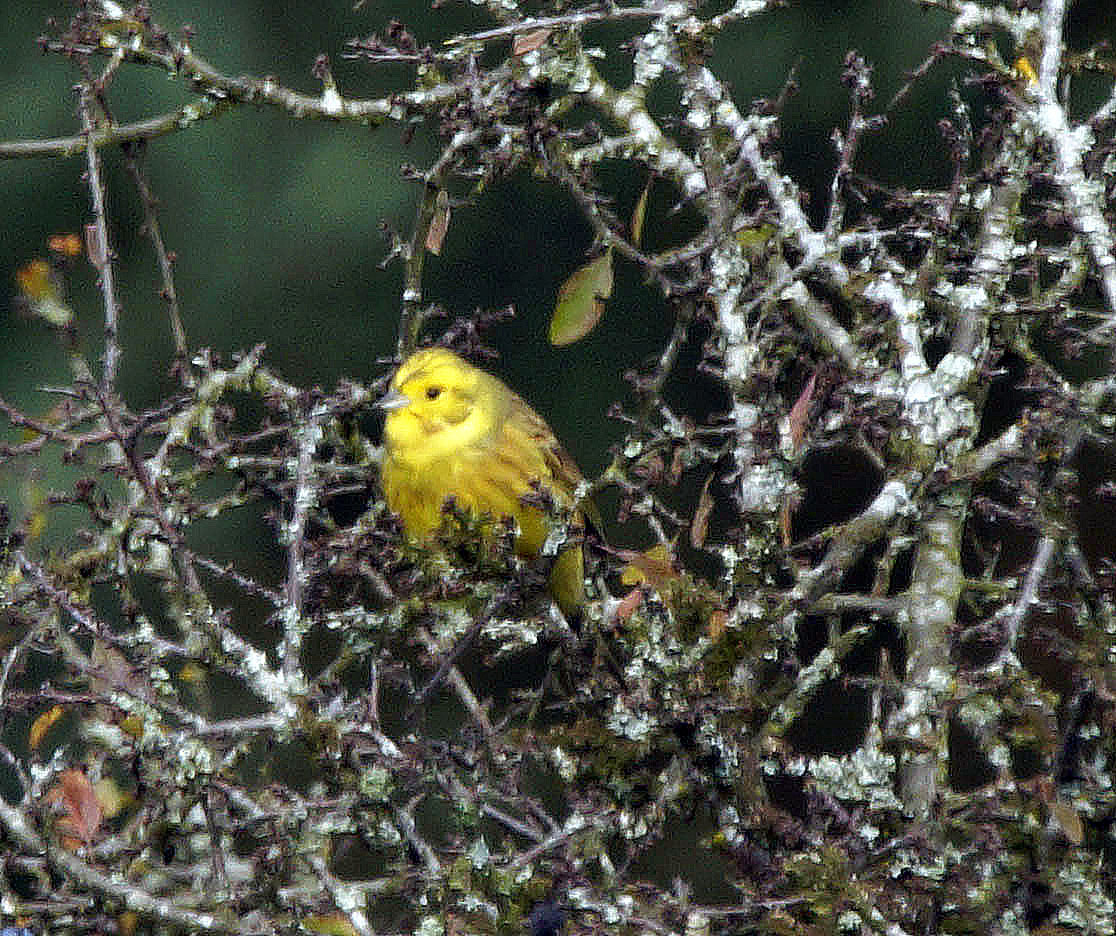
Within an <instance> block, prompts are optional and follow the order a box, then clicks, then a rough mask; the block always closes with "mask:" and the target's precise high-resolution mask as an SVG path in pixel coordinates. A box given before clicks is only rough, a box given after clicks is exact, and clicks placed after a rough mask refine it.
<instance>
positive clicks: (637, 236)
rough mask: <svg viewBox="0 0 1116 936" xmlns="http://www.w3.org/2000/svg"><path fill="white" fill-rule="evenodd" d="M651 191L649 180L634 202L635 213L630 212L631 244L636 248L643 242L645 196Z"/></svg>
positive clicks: (645, 208)
mask: <svg viewBox="0 0 1116 936" xmlns="http://www.w3.org/2000/svg"><path fill="white" fill-rule="evenodd" d="M650 191H651V180H650V179H648V180H647V184H646V185H645V186H644V187H643V192H642V194H641V195H640V196H639V201H637V202H636V206H635V211H633V212H632V243H633V244H634V245H635V246H636V247H638V246H639V242H640V241H641V240H643V218H644V216H645V215H646V214H647V195H648V193H649V192H650Z"/></svg>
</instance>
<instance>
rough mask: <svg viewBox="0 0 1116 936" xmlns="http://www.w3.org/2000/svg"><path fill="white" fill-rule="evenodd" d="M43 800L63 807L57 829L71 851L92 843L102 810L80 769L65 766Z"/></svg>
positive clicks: (99, 823)
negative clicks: (65, 768)
mask: <svg viewBox="0 0 1116 936" xmlns="http://www.w3.org/2000/svg"><path fill="white" fill-rule="evenodd" d="M45 799H46V801H47V802H48V803H57V804H58V805H59V806H60V807H61V809H62V818H61V819H59V820H58V831H59V832H60V833H61V834H62V844H63V845H64V846H65V847H66V848H69V849H70V850H71V851H75V850H77V849H78V848H79V847H80V846H82V845H89V844H90V843H92V841H93V839H94V837H95V836H96V834H97V830H98V829H99V828H100V825H101V819H102V818H103V813H102V812H101V804H100V803H99V802H97V793H96V791H95V790H94V789H93V784H91V783H90V782H89V778H88V777H87V776H86V775H85V772H84V771H82V770H74V769H70V770H64V771H62V773H61V774H60V775H59V777H58V783H56V784H55V785H54V786H53V787H51V788H50V790H48V791H47V794H46V797H45Z"/></svg>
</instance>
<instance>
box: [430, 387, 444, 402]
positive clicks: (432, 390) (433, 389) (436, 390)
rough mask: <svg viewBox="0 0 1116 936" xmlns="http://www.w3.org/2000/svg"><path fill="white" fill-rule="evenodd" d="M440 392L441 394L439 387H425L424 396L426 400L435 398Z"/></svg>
mask: <svg viewBox="0 0 1116 936" xmlns="http://www.w3.org/2000/svg"><path fill="white" fill-rule="evenodd" d="M441 394H442V388H441V387H427V388H426V398H427V399H428V400H436V399H438V397H439V396H441Z"/></svg>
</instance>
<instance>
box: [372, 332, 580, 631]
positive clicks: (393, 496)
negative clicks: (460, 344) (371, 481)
mask: <svg viewBox="0 0 1116 936" xmlns="http://www.w3.org/2000/svg"><path fill="white" fill-rule="evenodd" d="M380 406H381V407H382V408H383V409H384V410H385V411H386V412H387V418H386V420H385V422H384V461H383V469H382V474H381V481H382V483H383V488H384V495H385V497H386V498H387V504H388V507H390V508H391V509H392V510H393V511H395V512H396V513H397V514H399V517H400V519H402V521H403V527H404V529H405V530H406V532H407V533H408V535H410V536H412V537H414V538H415V539H417V540H426V539H429V538H430V537H431V535H432V534H433V533H434V532H435V531H436V530H437V529H438V526H439V525H440V524H441V521H442V507H443V505H444V504H445V502H446V499H447V498H449V497H452V498H453V500H454V502H455V503H456V504H457V506H458V507H460V508H462V509H463V510H466V511H469V512H470V513H472V514H473V515H475V516H478V517H479V516H483V515H490V516H491V517H493V518H502V517H511V518H512V519H513V520H514V521H515V523H516V525H517V527H518V533H517V535H516V540H515V547H516V552H517V553H518V554H519V555H520V556H523V557H526V558H533V557H535V556H538V555H539V552H540V551H541V549H542V547H543V543H544V542H545V541H546V538H547V534H548V533H549V532H550V531H551V527H552V524H553V523H554V522H555V520H554V518H552V517H551V516H549V515H548V514H547V513H545V512H544V511H543V510H541V509H540V508H539V507H538V506H535V504H534V503H531V502H528V500H526V499H528V498H530V499H532V500H534V501H536V502H537V500H538V492H537V490H536V488H535V486H534V484H533V483H534V482H537V483H538V485H539V486H540V487H541V488H542V490H543V491H545V492H546V493H547V494H549V497H550V498H551V499H552V500H553V502H554V504H555V505H556V506H557V508H558V510H559V511H560V512H568V513H569V514H570V516H569V520H568V522H569V527H570V532H571V534H572V535H573V537H574V538H575V539H576V540H577V541H576V542H573V543H571V544H570V545H568V546H565V547H564V548H563V549H562V551H561V552H560V553H559V555H558V557H557V559H556V560H555V561H554V565H553V567H552V569H551V572H550V585H549V587H550V594H551V595H552V596H553V597H554V600H555V601H556V602H557V603H558V607H559V608H561V609H562V613H563V614H565V615H566V616H567V617H568V618H570V619H571V620H575V619H576V618H577V617H578V616H579V615H580V611H581V609H582V607H583V606H584V604H585V581H584V576H585V562H584V555H583V553H582V547H581V542H580V534H581V533H582V532H583V531H584V527H585V514H584V512H583V510H582V509H581V506H580V505H578V504H575V502H574V491H575V489H576V488H577V485H578V484H579V483H580V482H581V480H582V477H581V472H580V471H578V468H577V465H576V464H574V461H573V459H572V458H570V456H569V455H567V454H566V451H565V449H563V448H562V446H561V445H560V444H559V442H558V440H557V439H556V438H555V437H554V433H553V432H552V431H551V429H550V427H549V426H548V425H547V424H546V422H545V421H544V420H543V418H542V417H541V416H539V414H538V413H536V412H535V411H534V410H533V409H531V407H530V406H529V405H528V404H527V403H526V402H525V401H524V400H523V398H522V397H520V396H519V395H518V394H516V393H515V392H514V391H512V390H511V389H510V388H509V387H508V386H507V385H506V384H505V383H504V382H503V381H501V380H500V379H499V378H497V377H494V376H492V374H489V373H486V372H485V371H483V370H480V369H479V368H477V367H474V366H473V365H472V364H469V363H468V362H467V361H465V360H464V359H462V358H460V357H458V356H457V355H456V354H454V353H453V352H452V351H449V350H447V349H446V348H428V349H427V350H424V351H418V352H416V353H414V354H412V355H411V356H410V357H409V358H407V360H406V361H404V362H403V364H402V365H401V366H400V368H399V370H398V371H397V372H396V374H395V376H394V377H393V378H392V381H391V386H390V388H389V390H388V392H387V394H386V395H385V396H384V397H383V398H382V399H381V400H380Z"/></svg>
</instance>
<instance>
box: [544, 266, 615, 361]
mask: <svg viewBox="0 0 1116 936" xmlns="http://www.w3.org/2000/svg"><path fill="white" fill-rule="evenodd" d="M611 295H612V248H611V247H610V248H609V249H608V250H606V251H605V252H604V253H603V254H601V255H600V256H599V257H596V258H595V259H593V260H590V261H589V262H588V263H586V264H585V265H583V266H581V267H579V268H578V269H576V270H574V272H573V273H572V274H571V275H570V277H569V279H567V280H566V281H565V282H564V283H563V284H562V288H561V289H559V290H558V303H557V305H556V306H555V307H554V316H553V318H551V320H550V343H551V344H552V345H557V346H558V347H562V346H564V345H569V344H573V343H574V342H575V341H579V340H580V339H582V338H584V337H585V336H586V335H588V334H589V332H591V331H592V330H593V329H594V328H595V327H596V325H597V322H599V321H600V320H601V316H602V315H603V314H604V304H605V300H606V299H608V298H609V296H611Z"/></svg>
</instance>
